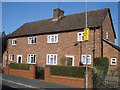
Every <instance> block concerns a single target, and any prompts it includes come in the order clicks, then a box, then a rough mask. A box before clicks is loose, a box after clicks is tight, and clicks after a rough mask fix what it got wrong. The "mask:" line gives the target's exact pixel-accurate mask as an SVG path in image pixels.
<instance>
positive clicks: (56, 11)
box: [53, 8, 64, 19]
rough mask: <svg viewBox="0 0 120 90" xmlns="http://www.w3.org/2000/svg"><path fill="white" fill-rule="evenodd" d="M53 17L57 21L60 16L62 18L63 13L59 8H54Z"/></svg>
mask: <svg viewBox="0 0 120 90" xmlns="http://www.w3.org/2000/svg"><path fill="white" fill-rule="evenodd" d="M53 15H54V16H53V18H54V19H58V18H59V17H60V16H64V11H63V10H61V9H59V8H55V9H54V14H53Z"/></svg>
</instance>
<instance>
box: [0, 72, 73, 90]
mask: <svg viewBox="0 0 120 90" xmlns="http://www.w3.org/2000/svg"><path fill="white" fill-rule="evenodd" d="M0 76H1V77H0V81H2V84H0V85H2V90H8V89H12V90H14V89H15V90H16V89H17V90H23V89H26V88H27V89H28V90H29V89H32V90H34V89H37V90H38V89H39V90H47V89H50V88H51V89H52V90H53V89H55V90H56V88H57V89H58V88H59V89H60V88H61V89H64V88H66V89H67V88H69V89H70V88H71V89H73V87H70V86H64V85H60V84H54V83H48V82H44V81H43V80H37V79H35V80H31V79H27V78H21V77H17V76H12V75H7V74H1V75H0Z"/></svg>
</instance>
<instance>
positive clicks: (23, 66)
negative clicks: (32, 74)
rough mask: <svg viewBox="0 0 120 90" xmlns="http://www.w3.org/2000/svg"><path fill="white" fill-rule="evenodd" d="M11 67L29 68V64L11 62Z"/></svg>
mask: <svg viewBox="0 0 120 90" xmlns="http://www.w3.org/2000/svg"><path fill="white" fill-rule="evenodd" d="M9 67H10V69H19V70H29V65H28V64H18V63H11V64H10V65H9Z"/></svg>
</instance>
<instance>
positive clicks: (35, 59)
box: [27, 54, 36, 64]
mask: <svg viewBox="0 0 120 90" xmlns="http://www.w3.org/2000/svg"><path fill="white" fill-rule="evenodd" d="M29 55H30V57H29ZM34 55H35V62H34V63H31V57H32V56H33V57H34ZM29 59H30V62H29ZM27 63H28V64H36V54H28V55H27Z"/></svg>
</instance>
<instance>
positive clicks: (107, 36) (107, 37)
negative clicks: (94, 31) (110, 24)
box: [106, 32, 108, 40]
mask: <svg viewBox="0 0 120 90" xmlns="http://www.w3.org/2000/svg"><path fill="white" fill-rule="evenodd" d="M106 39H107V40H108V32H106Z"/></svg>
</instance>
